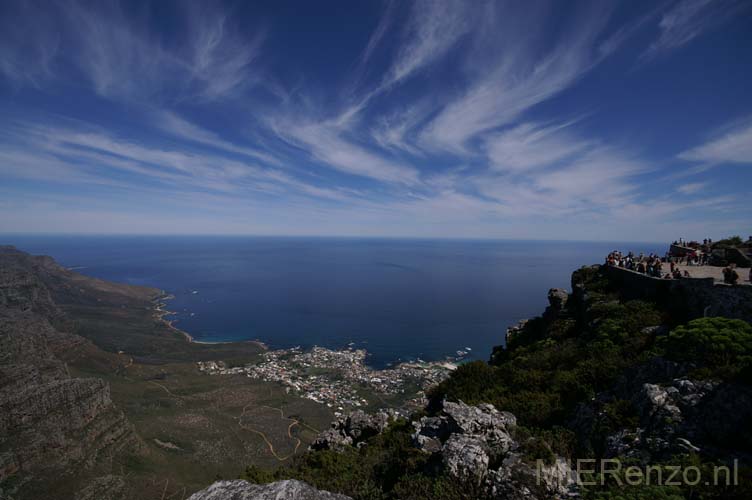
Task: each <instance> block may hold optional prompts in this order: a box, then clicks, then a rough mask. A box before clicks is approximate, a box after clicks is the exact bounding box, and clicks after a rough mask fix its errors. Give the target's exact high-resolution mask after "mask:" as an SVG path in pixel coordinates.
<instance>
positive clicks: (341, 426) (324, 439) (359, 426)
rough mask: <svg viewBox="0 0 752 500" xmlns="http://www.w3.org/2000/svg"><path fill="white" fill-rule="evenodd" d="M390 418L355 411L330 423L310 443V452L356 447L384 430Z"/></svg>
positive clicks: (384, 415) (386, 415) (387, 414)
mask: <svg viewBox="0 0 752 500" xmlns="http://www.w3.org/2000/svg"><path fill="white" fill-rule="evenodd" d="M391 418H392V416H391V415H390V414H389V413H387V412H385V411H381V412H377V413H375V414H368V413H365V412H364V411H362V410H355V411H354V412H352V413H351V414H350V415H348V416H346V417H342V418H340V419H338V420H335V421H334V422H332V425H331V427H330V428H329V429H327V430H325V431H323V432H322V433H320V434H319V435H318V437H317V438H316V439H315V440H314V442H313V443H311V446H310V448H311V449H312V450H342V449H344V448H345V447H347V446H352V445H358V444H360V443H363V442H364V441H365V440H366V439H368V438H369V437H371V436H374V435H376V434H379V433H380V432H382V431H383V430H384V429H386V427H387V425H388V424H389V421H390V419H391Z"/></svg>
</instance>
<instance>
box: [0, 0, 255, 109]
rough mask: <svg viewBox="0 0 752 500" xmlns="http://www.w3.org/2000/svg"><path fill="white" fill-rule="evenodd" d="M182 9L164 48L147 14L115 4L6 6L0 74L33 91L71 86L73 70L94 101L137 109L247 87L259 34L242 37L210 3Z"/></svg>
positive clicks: (0, 23) (212, 96)
mask: <svg viewBox="0 0 752 500" xmlns="http://www.w3.org/2000/svg"><path fill="white" fill-rule="evenodd" d="M181 5H183V8H182V9H181V10H180V11H179V16H177V20H178V22H180V23H182V24H183V25H184V30H183V31H182V33H183V35H182V39H181V40H174V41H171V43H165V42H164V41H163V39H162V38H161V37H159V36H156V35H155V34H154V33H153V32H152V31H151V30H150V25H149V23H148V18H147V16H146V15H145V14H144V15H133V13H132V12H126V10H125V7H124V6H123V5H122V4H121V3H119V2H116V1H110V0H104V1H101V2H93V3H91V2H82V1H76V0H71V1H70V2H64V3H63V2H34V1H30V2H9V7H8V8H9V10H10V12H8V13H7V15H5V16H2V17H3V19H2V21H0V28H2V29H0V42H1V43H0V47H2V49H0V74H1V75H4V76H5V77H6V78H8V79H10V80H14V81H20V80H28V81H31V82H32V83H35V84H36V85H37V86H38V85H39V83H40V82H41V81H42V80H54V79H70V78H71V75H70V74H69V73H67V72H65V71H63V69H65V68H68V67H70V66H72V67H75V68H77V70H78V71H79V74H80V75H81V76H82V77H83V78H84V79H85V80H86V81H88V83H89V84H90V85H91V87H92V88H93V89H94V91H95V92H96V93H97V94H99V95H100V96H103V97H107V98H116V99H129V100H131V101H142V102H143V101H148V100H153V99H162V100H176V99H180V98H194V99H195V98H201V99H205V100H214V99H219V98H222V97H226V96H228V95H231V94H232V93H233V92H235V91H237V90H238V89H240V88H242V87H243V86H244V85H248V84H250V83H252V82H253V81H254V80H253V79H252V78H251V74H250V67H251V65H252V63H253V62H254V60H255V59H256V57H257V56H258V54H259V51H260V45H261V41H262V39H263V31H262V30H260V29H257V30H251V34H250V35H247V34H246V33H248V30H247V28H246V29H245V30H244V31H241V30H240V27H239V26H237V25H236V24H235V23H233V22H232V21H231V19H230V18H229V15H228V12H226V11H224V10H223V9H221V8H219V7H218V6H216V5H215V4H213V3H207V2H205V3H200V4H191V5H188V4H181ZM19 20H20V22H19Z"/></svg>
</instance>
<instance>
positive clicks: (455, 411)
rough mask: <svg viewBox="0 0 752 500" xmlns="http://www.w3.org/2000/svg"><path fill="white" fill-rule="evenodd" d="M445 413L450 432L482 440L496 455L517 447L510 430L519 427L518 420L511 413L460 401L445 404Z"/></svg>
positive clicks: (485, 405) (489, 405) (486, 405)
mask: <svg viewBox="0 0 752 500" xmlns="http://www.w3.org/2000/svg"><path fill="white" fill-rule="evenodd" d="M444 413H445V414H446V416H447V422H448V425H449V430H450V432H454V433H460V434H468V435H471V436H475V437H478V438H480V439H481V440H482V441H483V442H485V443H486V445H487V446H488V447H489V449H490V450H491V452H492V453H493V454H494V455H498V454H501V453H506V452H507V451H509V450H510V449H513V448H515V447H516V443H515V441H514V439H512V436H511V435H510V434H509V430H510V428H511V427H513V426H515V425H517V418H516V417H515V416H514V415H512V414H511V413H509V412H505V411H499V410H497V409H496V408H494V406H493V405H491V404H481V405H478V406H469V405H466V404H465V403H463V402H462V401H460V402H459V403H451V402H445V403H444Z"/></svg>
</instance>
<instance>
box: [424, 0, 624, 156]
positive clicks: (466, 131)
mask: <svg viewBox="0 0 752 500" xmlns="http://www.w3.org/2000/svg"><path fill="white" fill-rule="evenodd" d="M609 16H610V9H609V8H607V7H606V6H605V3H598V4H596V5H595V6H594V7H592V8H589V9H586V10H585V11H584V12H580V13H576V14H575V15H573V16H572V19H573V20H574V22H570V24H568V25H566V24H565V25H564V26H565V28H564V29H562V30H561V34H560V35H559V36H558V38H557V39H556V40H554V41H552V42H551V41H547V40H546V37H547V36H549V35H550V32H548V31H547V30H544V29H543V28H542V26H543V25H544V19H543V18H542V17H541V14H540V12H539V11H538V9H529V10H526V11H524V12H520V13H517V12H503V13H502V15H499V16H496V17H490V18H489V19H486V22H487V23H490V24H491V25H492V26H493V29H482V30H479V32H480V33H481V34H486V35H487V36H488V39H487V40H481V41H479V42H478V43H481V44H485V45H486V46H489V45H490V46H491V47H493V48H495V49H496V50H495V51H491V50H490V49H488V48H486V49H485V51H486V52H485V53H486V54H488V53H489V52H490V54H491V55H486V56H485V57H483V58H481V59H477V60H473V59H472V58H471V61H473V63H474V64H473V68H472V69H473V70H474V71H473V73H472V75H471V80H470V83H469V85H468V87H467V89H466V90H465V91H463V92H462V93H460V95H459V96H458V97H456V98H455V99H453V100H451V101H450V102H449V103H448V104H447V105H446V106H444V108H443V109H442V110H441V112H440V113H439V114H438V115H437V116H436V117H435V118H434V119H433V121H432V122H431V123H430V124H429V125H428V126H427V128H426V129H425V130H424V132H423V134H422V141H423V143H424V144H426V145H427V146H429V147H432V148H436V149H445V150H450V151H455V152H463V151H465V148H466V143H467V142H468V141H469V140H471V139H472V138H474V137H475V136H477V135H478V134H479V133H481V132H484V131H487V130H490V129H493V128H495V127H498V126H501V125H505V124H508V123H511V122H512V121H513V120H515V119H516V118H518V117H519V116H520V115H521V114H522V113H523V112H524V111H526V110H528V109H529V108H531V107H533V106H535V105H536V104H539V103H541V102H543V101H545V100H547V99H549V98H551V97H552V96H554V95H555V94H557V93H558V92H561V91H562V90H564V89H565V88H567V87H568V86H570V85H571V84H572V83H574V82H575V81H576V80H577V79H578V78H580V77H581V76H582V75H583V74H584V73H586V72H587V71H588V70H589V69H591V68H592V67H593V66H594V65H595V64H597V63H598V62H599V61H600V60H601V59H602V58H603V57H604V55H603V54H602V52H601V51H599V50H598V40H599V37H600V36H601V35H602V32H603V29H604V28H605V25H606V23H607V21H608V19H609ZM489 33H490V34H489ZM545 42H548V43H547V44H546V45H544V43H545ZM542 46H544V47H547V48H544V49H541V47H542Z"/></svg>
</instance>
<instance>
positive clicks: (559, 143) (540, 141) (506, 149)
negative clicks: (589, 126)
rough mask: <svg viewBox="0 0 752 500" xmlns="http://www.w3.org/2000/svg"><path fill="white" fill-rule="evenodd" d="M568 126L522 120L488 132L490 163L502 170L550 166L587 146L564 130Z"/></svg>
mask: <svg viewBox="0 0 752 500" xmlns="http://www.w3.org/2000/svg"><path fill="white" fill-rule="evenodd" d="M569 126H571V123H565V124H562V125H549V126H539V125H535V124H531V123H523V124H521V125H518V126H516V127H514V128H512V129H509V130H506V131H504V132H502V133H499V134H494V135H491V136H489V137H487V138H486V151H487V153H488V159H489V162H490V163H489V166H490V167H491V168H492V169H494V170H500V171H505V172H515V171H526V170H530V169H534V168H538V167H546V166H551V165H552V164H554V163H556V162H558V161H560V160H564V159H566V158H569V157H571V156H572V155H574V154H576V153H578V152H581V151H583V150H584V149H586V148H588V146H589V145H590V143H589V142H588V141H583V140H581V139H579V138H578V137H576V136H574V135H573V134H570V133H567V132H566V128H567V127H569Z"/></svg>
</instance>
